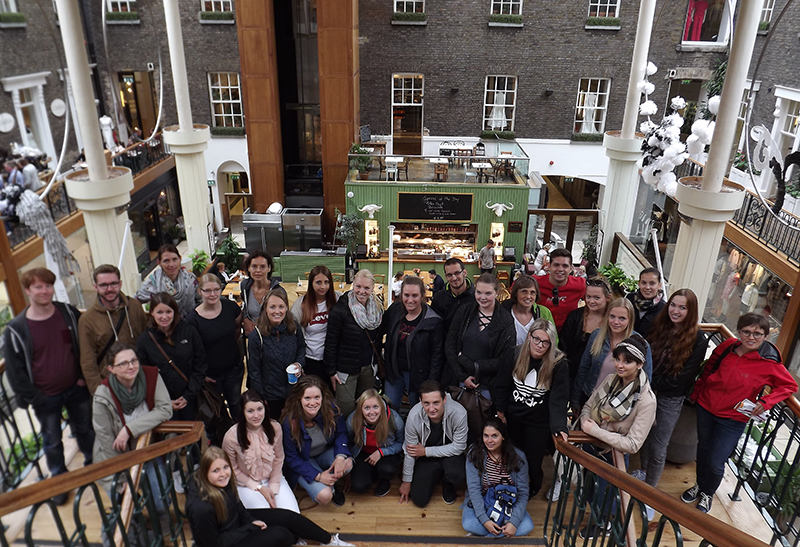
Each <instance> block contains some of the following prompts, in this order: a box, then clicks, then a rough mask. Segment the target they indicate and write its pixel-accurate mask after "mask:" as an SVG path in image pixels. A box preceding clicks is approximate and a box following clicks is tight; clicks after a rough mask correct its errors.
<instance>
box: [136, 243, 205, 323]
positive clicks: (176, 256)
mask: <svg viewBox="0 0 800 547" xmlns="http://www.w3.org/2000/svg"><path fill="white" fill-rule="evenodd" d="M157 262H158V265H159V266H160V267H159V268H156V269H155V270H153V273H151V274H150V275H149V276H147V279H145V280H144V282H143V283H142V286H141V287H139V290H138V291H136V299H137V300H139V302H142V303H145V302H149V301H150V298H151V297H152V296H153V295H154V294H158V293H160V292H165V293H167V294H168V295H170V296H171V297H172V298H174V299H175V301H176V302H177V303H178V309H179V310H180V312H181V319H183V318H185V317H186V316H187V315H189V313H190V312H191V311H192V310H193V309H195V308H196V307H197V306H199V305H200V304H201V303H202V300H201V298H200V293H199V292H198V291H197V278H196V277H195V275H194V274H193V273H192V272H190V271H189V270H187V269H186V268H184V267H183V266H181V255H180V253H179V252H178V249H177V247H175V246H174V245H169V244H167V245H162V246H161V247H160V248H159V249H158V259H157Z"/></svg>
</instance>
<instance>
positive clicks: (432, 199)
mask: <svg viewBox="0 0 800 547" xmlns="http://www.w3.org/2000/svg"><path fill="white" fill-rule="evenodd" d="M397 219H398V220H443V221H447V222H469V221H471V220H472V194H426V193H412V192H400V193H398V194H397Z"/></svg>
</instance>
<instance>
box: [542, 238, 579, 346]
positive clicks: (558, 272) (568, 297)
mask: <svg viewBox="0 0 800 547" xmlns="http://www.w3.org/2000/svg"><path fill="white" fill-rule="evenodd" d="M571 273H572V253H571V252H569V251H568V250H567V249H555V250H554V251H552V252H551V253H550V273H549V274H547V275H539V276H536V281H538V282H539V288H540V289H541V291H542V292H541V294H540V295H539V303H540V304H543V305H544V306H546V307H547V309H549V310H550V312H551V313H552V314H553V321H554V322H555V324H556V329H558V330H561V325H563V324H564V321H566V320H567V316H568V315H569V312H571V311H572V310H575V309H577V308H578V302H580V300H581V298H583V297H584V295H585V294H586V280H585V279H583V278H582V277H575V276H574V275H570V274H571Z"/></svg>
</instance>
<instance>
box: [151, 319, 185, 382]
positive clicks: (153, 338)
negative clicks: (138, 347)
mask: <svg viewBox="0 0 800 547" xmlns="http://www.w3.org/2000/svg"><path fill="white" fill-rule="evenodd" d="M147 334H149V335H150V339H151V340H152V341H153V343H154V344H155V345H156V347H157V348H158V351H160V352H161V355H163V356H164V359H166V360H167V363H169V366H171V367H172V368H173V369H175V372H177V373H178V375H179V376H180V377H181V378H183V381H184V382H186V383H187V384H188V383H189V379H188V378H187V377H186V375H185V374H184V373H183V372H181V369H179V368H178V367H177V366H176V365H175V363H174V362H173V361H172V359H170V358H169V356H167V353H166V352H165V351H164V348H162V347H161V344H159V343H158V340H156V337H155V336H153V332H152V331H147Z"/></svg>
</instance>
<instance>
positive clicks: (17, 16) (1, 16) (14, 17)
mask: <svg viewBox="0 0 800 547" xmlns="http://www.w3.org/2000/svg"><path fill="white" fill-rule="evenodd" d="M24 22H25V15H24V14H22V13H0V23H24Z"/></svg>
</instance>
